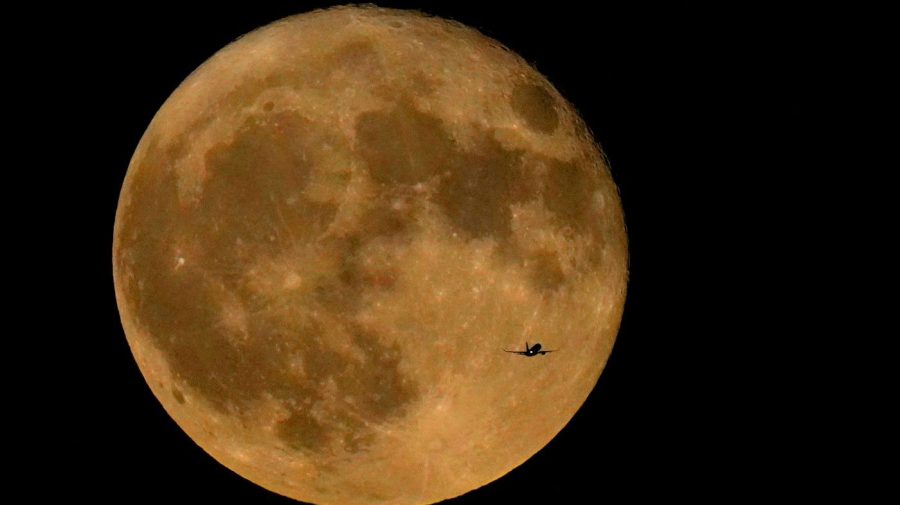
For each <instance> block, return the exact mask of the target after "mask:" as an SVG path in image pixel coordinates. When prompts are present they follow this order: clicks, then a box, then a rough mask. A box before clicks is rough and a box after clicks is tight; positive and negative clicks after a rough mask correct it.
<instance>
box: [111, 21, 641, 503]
mask: <svg viewBox="0 0 900 505" xmlns="http://www.w3.org/2000/svg"><path fill="white" fill-rule="evenodd" d="M113 269H114V278H115V289H116V298H117V301H118V305H119V310H120V314H121V319H122V325H123V327H124V330H125V334H126V336H127V339H128V343H129V345H130V347H131V350H132V352H133V354H134V357H135V359H136V361H137V363H138V366H139V367H140V370H141V372H142V373H143V375H144V377H145V378H146V380H147V383H148V384H149V386H150V388H151V389H152V391H153V393H154V394H155V395H156V397H157V398H158V399H159V401H160V402H161V403H162V405H163V407H164V408H165V409H166V411H167V412H168V413H169V415H171V417H172V418H173V419H174V420H175V422H176V423H178V425H179V426H180V427H181V428H182V429H183V430H184V431H185V432H186V433H187V434H188V435H189V436H190V437H191V438H192V439H193V440H194V441H195V442H196V443H197V444H198V445H199V446H200V447H202V448H203V449H204V450H205V451H207V452H208V453H209V454H210V455H212V456H213V457H214V458H215V459H216V460H218V461H219V462H221V463H222V464H224V465H226V466H227V467H228V468H230V469H232V470H233V471H235V472H237V473H238V474H240V475H242V476H243V477H245V478H247V479H249V480H251V481H253V482H255V483H257V484H259V485H260V486H263V487H265V488H267V489H269V490H271V491H274V492H276V493H280V494H282V495H285V496H289V497H291V498H294V499H297V500H302V501H306V502H314V503H322V504H339V503H341V504H342V503H347V504H382V503H384V504H386V503H391V504H413V503H431V502H436V501H440V500H442V499H446V498H451V497H454V496H458V495H460V494H463V493H465V492H467V491H470V490H472V489H475V488H477V487H479V486H482V485H484V484H486V483H488V482H491V481H493V480H494V479H497V478H499V477H501V476H502V475H504V474H506V473H507V472H508V471H510V470H511V469H513V468H515V467H516V466H518V465H520V464H521V463H523V462H524V461H525V460H527V459H528V458H529V457H531V456H532V455H533V454H535V453H536V452H537V451H539V450H540V449H541V448H542V447H544V446H545V445H546V444H547V443H548V442H549V441H550V440H551V439H552V438H553V437H554V436H555V435H556V434H557V433H558V432H559V431H560V430H561V429H562V428H563V427H564V426H565V425H566V423H567V422H568V421H569V420H570V419H571V418H572V416H573V415H574V414H575V412H576V411H577V410H578V408H579V407H580V406H581V405H582V403H583V402H584V400H585V399H586V398H587V396H588V394H589V393H590V392H591V390H592V388H593V387H594V385H595V384H596V382H597V379H598V377H599V376H600V373H601V371H602V369H603V367H604V365H605V363H606V360H607V357H608V356H609V353H610V350H611V348H612V345H613V342H614V340H615V336H616V333H617V331H618V327H619V322H620V319H621V314H622V308H623V304H624V299H625V290H626V281H627V245H626V234H625V226H624V220H623V215H622V210H621V205H620V202H619V197H618V193H617V189H616V187H615V184H614V183H613V181H612V179H611V177H610V174H609V169H608V167H607V165H606V163H605V161H604V157H603V155H602V153H601V151H600V150H599V148H598V146H597V145H596V143H595V142H594V141H593V139H592V137H591V135H590V133H589V131H588V129H587V128H586V127H585V125H584V123H583V122H582V120H581V119H580V118H579V117H578V115H577V113H576V112H575V110H574V109H573V107H572V106H571V105H570V104H569V103H568V102H566V100H565V99H564V98H563V97H561V96H560V94H559V93H558V92H557V90H556V89H555V88H554V87H553V86H552V85H551V84H550V83H549V82H548V81H547V80H546V79H545V78H544V77H543V76H542V75H540V74H539V73H538V72H537V71H536V70H535V69H533V68H532V67H530V66H529V65H528V64H527V63H526V62H525V61H524V60H523V59H522V58H520V57H519V56H517V55H515V54H513V53H512V52H510V51H509V50H507V49H505V48H504V47H503V46H502V45H501V44H499V43H498V42H496V41H494V40H491V39H489V38H487V37H485V36H483V35H481V34H480V33H478V32H477V31H475V30H473V29H471V28H467V27H465V26H462V25H460V24H458V23H455V22H451V21H446V20H442V19H438V18H434V17H428V16H426V15H423V14H419V13H413V12H406V11H397V10H387V9H379V8H374V7H366V8H363V7H343V8H334V9H329V10H324V11H315V12H312V13H307V14H302V15H298V16H293V17H289V18H286V19H283V20H280V21H277V22H275V23H272V24H270V25H268V26H266V27H263V28H261V29H258V30H256V31H254V32H252V33H250V34H247V35H246V36H244V37H242V38H240V39H239V40H237V41H235V42H234V43H232V44H230V45H228V46H227V47H225V48H224V49H222V50H221V51H219V52H218V53H216V54H215V55H214V56H212V57H211V58H210V59H209V60H208V61H206V62H205V63H204V64H203V65H202V66H200V67H199V68H198V69H197V70H196V71H194V72H193V73H192V74H191V75H190V76H189V77H188V78H187V79H186V80H185V81H184V82H183V83H182V84H181V85H180V86H179V87H178V88H177V89H176V90H175V92H174V93H173V94H172V95H171V96H170V97H169V99H168V100H167V101H166V102H165V104H164V105H163V106H162V107H161V109H160V110H159V111H158V113H157V114H156V116H155V117H154V118H153V120H152V122H151V123H150V126H149V127H148V128H147V131H146V132H145V134H144V136H143V137H142V139H141V141H140V143H139V145H138V147H137V149H136V151H135V153H134V156H133V158H132V160H131V164H130V165H129V168H128V173H127V176H126V178H125V181H124V184H123V187H122V191H121V194H120V199H119V206H118V209H117V213H116V223H115V230H114V245H113ZM526 340H527V341H529V342H530V343H535V342H540V343H542V344H543V346H544V348H545V349H555V350H556V352H553V353H551V354H548V355H546V356H536V357H525V356H519V355H516V354H510V353H506V352H503V349H518V350H522V348H523V347H524V341H526Z"/></svg>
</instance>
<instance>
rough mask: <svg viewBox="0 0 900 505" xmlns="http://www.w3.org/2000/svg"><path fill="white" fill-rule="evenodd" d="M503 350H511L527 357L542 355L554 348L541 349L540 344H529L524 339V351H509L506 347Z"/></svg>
mask: <svg viewBox="0 0 900 505" xmlns="http://www.w3.org/2000/svg"><path fill="white" fill-rule="evenodd" d="M503 350H504V351H506V352H511V353H514V354H521V355H522V356H528V357H529V358H531V357H534V356H537V355H538V354H540V355H542V356H543V355H544V354H547V353H548V352H553V351H555V350H556V349H553V350H549V349H545V350H543V351H542V350H541V344H534V345H533V346H529V345H528V341H527V340H526V341H525V350H524V351H510V350H508V349H503Z"/></svg>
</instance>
